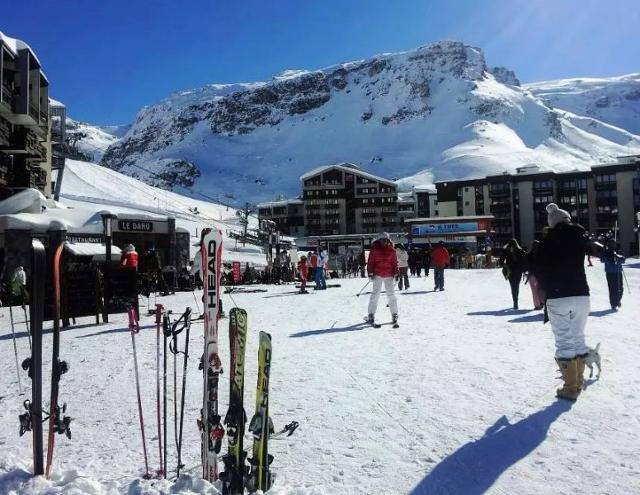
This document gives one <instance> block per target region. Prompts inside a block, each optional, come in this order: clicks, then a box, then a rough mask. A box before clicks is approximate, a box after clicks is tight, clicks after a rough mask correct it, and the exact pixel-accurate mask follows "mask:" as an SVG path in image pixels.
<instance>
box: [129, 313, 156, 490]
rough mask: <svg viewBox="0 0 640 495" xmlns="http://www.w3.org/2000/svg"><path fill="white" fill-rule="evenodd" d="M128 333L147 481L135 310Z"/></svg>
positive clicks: (146, 471) (147, 462) (146, 470)
mask: <svg viewBox="0 0 640 495" xmlns="http://www.w3.org/2000/svg"><path fill="white" fill-rule="evenodd" d="M129 331H130V332H131V345H132V348H133V366H134V371H135V377H136V393H137V394H138V414H139V416H140V431H141V433H142V451H143V452H144V469H145V474H144V476H143V478H145V479H149V478H151V475H150V474H149V460H148V458H147V439H146V436H145V434H144V417H143V415H142V399H141V398H140V374H139V372H138V352H137V350H136V334H137V333H138V332H140V325H139V324H138V315H137V314H136V310H135V308H129Z"/></svg>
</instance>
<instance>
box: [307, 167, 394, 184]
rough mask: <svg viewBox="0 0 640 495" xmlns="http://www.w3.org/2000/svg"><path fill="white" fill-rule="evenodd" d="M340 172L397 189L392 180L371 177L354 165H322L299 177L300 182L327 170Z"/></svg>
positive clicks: (376, 176) (371, 175)
mask: <svg viewBox="0 0 640 495" xmlns="http://www.w3.org/2000/svg"><path fill="white" fill-rule="evenodd" d="M334 169H335V170H342V171H344V172H350V173H353V174H356V175H359V176H361V177H366V178H367V179H371V180H375V181H378V182H382V183H383V184H388V185H390V186H394V187H397V184H396V183H395V182H393V181H392V180H389V179H385V178H384V177H380V176H378V175H373V174H370V173H368V172H365V171H364V170H362V169H361V168H360V167H358V166H357V165H356V164H354V163H347V162H344V163H336V164H333V165H323V166H322V167H317V168H314V169H313V170H310V171H309V172H307V173H306V174H304V175H302V176H301V177H300V180H307V179H309V178H311V177H313V176H315V175H318V174H320V173H322V172H326V171H327V170H334Z"/></svg>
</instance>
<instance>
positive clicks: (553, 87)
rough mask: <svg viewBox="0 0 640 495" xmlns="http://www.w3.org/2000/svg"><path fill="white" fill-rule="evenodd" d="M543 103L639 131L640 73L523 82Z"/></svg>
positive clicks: (635, 131)
mask: <svg viewBox="0 0 640 495" xmlns="http://www.w3.org/2000/svg"><path fill="white" fill-rule="evenodd" d="M525 88H526V89H528V90H529V91H531V92H532V93H533V94H534V95H535V96H537V97H539V98H542V99H543V100H544V101H545V102H546V103H547V105H549V106H552V107H554V108H558V109H562V110H567V111H569V112H573V113H576V114H579V115H586V116H588V117H593V118H595V119H598V120H600V121H602V122H606V123H607V124H611V125H614V126H616V127H620V128H621V129H626V130H627V131H629V132H632V133H633V134H640V74H629V75H626V76H620V77H609V78H580V79H560V80H557V81H546V82H539V83H533V84H527V85H525Z"/></svg>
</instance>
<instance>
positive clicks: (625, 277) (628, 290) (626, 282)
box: [622, 270, 631, 295]
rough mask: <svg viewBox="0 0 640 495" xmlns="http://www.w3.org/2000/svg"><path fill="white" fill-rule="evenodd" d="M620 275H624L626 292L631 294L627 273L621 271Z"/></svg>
mask: <svg viewBox="0 0 640 495" xmlns="http://www.w3.org/2000/svg"><path fill="white" fill-rule="evenodd" d="M622 276H623V277H624V282H625V284H627V294H629V295H631V288H630V287H629V281H628V280H627V274H626V273H624V270H623V271H622Z"/></svg>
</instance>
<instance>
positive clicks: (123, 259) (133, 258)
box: [120, 244, 138, 270]
mask: <svg viewBox="0 0 640 495" xmlns="http://www.w3.org/2000/svg"><path fill="white" fill-rule="evenodd" d="M120 266H122V267H125V268H132V269H134V270H137V269H138V253H137V252H136V248H135V246H134V245H133V244H129V245H127V246H126V247H125V248H124V251H122V254H121V255H120Z"/></svg>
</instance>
